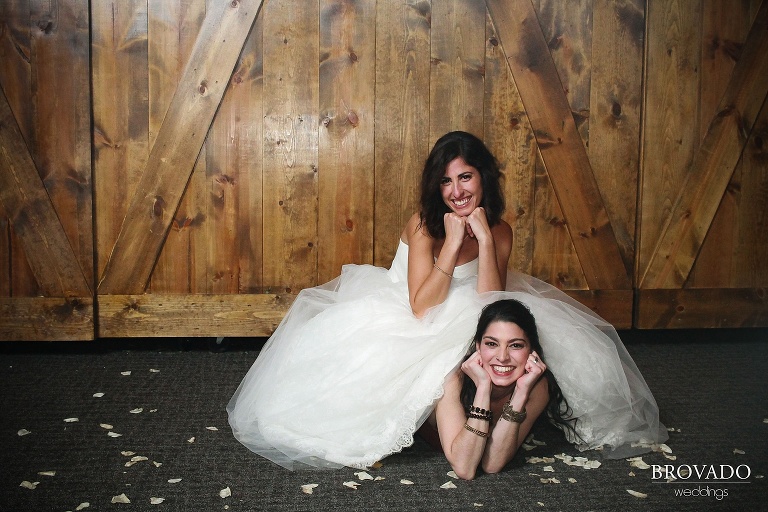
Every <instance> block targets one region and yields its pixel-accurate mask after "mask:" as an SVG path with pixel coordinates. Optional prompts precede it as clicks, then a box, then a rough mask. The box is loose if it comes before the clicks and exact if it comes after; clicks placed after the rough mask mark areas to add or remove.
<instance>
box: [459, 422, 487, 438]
mask: <svg viewBox="0 0 768 512" xmlns="http://www.w3.org/2000/svg"><path fill="white" fill-rule="evenodd" d="M464 428H465V429H467V430H469V431H470V432H472V433H473V434H477V435H478V436H480V437H488V432H483V431H482V430H477V429H476V428H472V427H470V426H469V423H465V424H464Z"/></svg>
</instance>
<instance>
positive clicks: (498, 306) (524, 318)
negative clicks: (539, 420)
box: [461, 299, 578, 438]
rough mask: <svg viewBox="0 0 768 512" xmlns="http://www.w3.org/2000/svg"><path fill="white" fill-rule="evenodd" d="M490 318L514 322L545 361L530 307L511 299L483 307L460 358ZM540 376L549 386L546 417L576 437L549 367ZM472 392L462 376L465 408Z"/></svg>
mask: <svg viewBox="0 0 768 512" xmlns="http://www.w3.org/2000/svg"><path fill="white" fill-rule="evenodd" d="M493 322H510V323H513V324H517V325H518V326H519V327H520V329H522V330H523V332H524V333H525V336H526V337H527V338H528V342H529V343H530V344H531V351H534V350H535V351H536V352H537V353H538V354H539V356H541V358H542V359H543V360H544V361H545V362H546V357H545V355H544V351H543V349H542V348H541V343H540V342H539V332H538V330H537V329H536V319H534V318H533V315H532V314H531V311H530V310H529V309H528V307H527V306H526V305H525V304H523V303H522V302H520V301H517V300H515V299H502V300H498V301H496V302H492V303H491V304H488V305H487V306H485V308H483V312H482V313H481V314H480V319H479V320H478V321H477V330H476V331H475V337H474V338H473V340H472V345H471V346H470V348H469V351H468V352H467V355H466V356H465V357H464V361H466V360H467V359H468V358H469V357H470V356H471V355H472V354H474V353H475V351H476V350H477V343H479V342H480V341H481V340H482V339H483V335H484V334H485V331H486V330H488V326H489V325H491V324H492V323H493ZM542 378H546V379H547V387H548V389H549V402H548V403H547V413H548V415H549V418H550V420H552V421H553V422H554V423H555V424H556V425H557V426H559V427H561V428H564V429H568V430H570V431H571V432H573V434H574V435H575V436H576V438H578V434H577V433H576V431H575V430H574V425H575V424H576V419H575V418H570V417H569V416H570V415H571V413H572V410H571V407H570V406H569V405H568V400H566V399H565V397H564V396H563V392H562V391H561V390H560V386H559V385H558V384H557V380H556V379H555V376H554V375H553V374H552V372H551V371H549V368H547V369H546V371H545V372H544V373H543V374H542ZM476 393H477V387H476V386H475V383H474V381H472V379H470V378H468V377H466V376H464V379H463V383H462V385H461V403H462V405H463V406H464V410H465V411H467V412H469V406H470V405H472V403H473V402H474V400H475V394H476Z"/></svg>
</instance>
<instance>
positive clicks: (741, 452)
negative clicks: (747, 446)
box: [733, 448, 746, 455]
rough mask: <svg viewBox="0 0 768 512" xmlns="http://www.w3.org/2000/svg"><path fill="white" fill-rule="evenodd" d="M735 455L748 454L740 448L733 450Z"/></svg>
mask: <svg viewBox="0 0 768 512" xmlns="http://www.w3.org/2000/svg"><path fill="white" fill-rule="evenodd" d="M733 453H734V455H744V454H745V453H746V452H745V451H744V450H739V449H738V448H734V449H733Z"/></svg>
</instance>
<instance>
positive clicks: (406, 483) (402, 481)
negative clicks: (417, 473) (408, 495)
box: [400, 478, 413, 485]
mask: <svg viewBox="0 0 768 512" xmlns="http://www.w3.org/2000/svg"><path fill="white" fill-rule="evenodd" d="M400 483H401V484H403V485H413V482H411V481H410V480H406V479H405V478H403V479H402V480H400Z"/></svg>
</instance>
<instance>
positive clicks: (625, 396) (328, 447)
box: [227, 132, 666, 469]
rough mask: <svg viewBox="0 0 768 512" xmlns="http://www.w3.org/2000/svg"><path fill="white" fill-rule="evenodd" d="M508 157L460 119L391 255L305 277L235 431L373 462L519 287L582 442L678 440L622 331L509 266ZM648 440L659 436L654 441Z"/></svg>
mask: <svg viewBox="0 0 768 512" xmlns="http://www.w3.org/2000/svg"><path fill="white" fill-rule="evenodd" d="M500 176H501V175H500V172H499V168H498V164H497V162H496V160H495V158H494V157H493V155H491V153H490V152H489V151H488V149H487V148H486V147H485V145H484V144H483V143H482V141H480V140H479V139H478V138H476V137H474V136H473V135H470V134H468V133H465V132H450V133H448V134H446V135H444V136H443V137H441V138H440V139H439V140H438V141H437V142H436V143H435V146H434V147H433V149H432V151H431V153H430V155H429V158H428V159H427V162H426V164H425V167H424V172H423V174H422V185H421V210H420V212H418V213H416V214H414V215H413V217H412V218H411V219H410V220H409V222H408V223H407V225H406V226H405V228H404V230H403V232H402V235H401V238H400V244H399V246H398V249H397V252H396V254H395V258H394V260H393V262H392V266H391V267H390V268H389V269H384V268H381V267H375V266H371V265H345V266H344V267H343V269H342V273H341V275H340V276H339V277H338V278H336V279H335V280H333V281H331V282H329V283H326V284H324V285H322V286H318V287H315V288H309V289H306V290H302V291H301V292H300V293H299V295H298V296H297V298H296V300H295V302H294V303H293V305H292V306H291V308H290V310H289V312H288V313H287V315H286V316H285V318H284V319H283V321H282V322H281V324H280V326H279V327H278V328H277V330H276V331H275V333H274V334H273V335H272V336H271V337H270V339H269V340H268V341H267V343H266V344H265V346H264V348H263V349H262V351H261V352H260V354H259V356H258V358H257V359H256V361H255V362H254V364H253V366H252V367H251V369H250V370H249V371H248V373H247V375H246V376H245V378H244V379H243V381H242V382H241V384H240V386H239V387H238V389H237V391H236V392H235V394H234V396H233V397H232V399H231V400H230V402H229V405H228V406H227V411H228V414H229V423H230V425H231V427H232V431H233V433H234V435H235V437H236V438H237V439H238V440H239V441H240V442H241V443H243V444H244V445H245V446H247V447H248V448H249V449H250V450H252V451H254V452H255V453H257V454H259V455H261V456H263V457H266V458H268V459H270V460H272V461H273V462H275V463H277V464H280V465H281V466H283V467H286V468H288V469H294V468H298V467H302V466H304V465H309V466H315V467H329V468H335V467H341V466H350V467H355V468H366V467H369V466H370V465H372V464H373V463H375V462H377V461H379V460H381V459H382V458H384V457H386V456H388V455H390V454H392V453H395V452H398V451H400V450H402V448H404V447H407V446H410V445H411V444H412V443H413V436H414V433H415V432H416V430H418V429H419V427H420V426H421V425H422V424H423V423H424V421H425V420H426V418H427V417H428V416H429V414H430V413H431V412H432V409H433V407H434V405H435V403H436V402H437V400H438V399H439V398H440V397H441V396H442V394H443V384H444V381H445V379H446V377H447V376H448V375H449V374H451V373H452V371H453V370H455V369H456V368H457V367H458V366H459V364H461V361H462V358H463V356H464V354H465V353H466V352H467V349H468V347H469V346H470V344H472V343H473V342H472V338H473V334H474V332H475V328H476V325H477V320H478V317H479V315H480V312H481V310H482V308H483V306H484V305H486V304H488V303H490V302H493V301H495V300H498V299H500V298H508V297H509V298H515V299H518V300H520V301H521V302H523V303H524V304H526V305H527V306H528V308H529V309H530V310H531V312H532V313H533V315H534V316H535V318H536V323H537V324H538V326H539V337H540V341H541V346H542V348H543V350H544V353H545V354H546V357H547V366H548V367H549V369H550V370H551V372H552V374H554V376H555V378H556V379H557V382H558V383H559V385H560V388H561V389H562V393H563V396H564V397H565V398H566V399H567V401H568V405H569V406H570V408H571V416H572V417H573V418H576V424H575V427H576V433H577V434H578V436H574V435H573V433H569V432H568V431H566V435H567V436H568V438H569V440H570V441H572V442H575V443H577V444H578V446H579V448H580V449H595V448H601V449H602V450H603V452H602V453H603V454H604V455H606V456H616V457H623V456H627V455H630V454H633V453H637V452H638V451H641V450H643V449H642V448H637V447H636V446H633V445H638V444H639V443H644V444H645V445H647V444H652V443H660V442H663V441H664V440H666V430H665V429H664V428H663V426H662V425H660V424H659V419H658V408H657V406H656V403H655V401H654V399H653V396H652V394H651V392H650V390H649V389H648V386H647V385H646V383H645V381H644V380H643V378H642V375H641V374H640V372H639V371H638V369H637V367H636V366H635V364H634V362H633V361H632V359H631V357H630V356H629V354H628V353H627V351H626V349H625V348H624V346H623V344H622V343H621V341H620V340H619V338H618V335H617V334H616V331H615V330H614V329H613V328H612V327H611V326H610V324H608V323H606V322H605V321H604V320H602V319H600V318H599V317H597V316H596V315H594V314H593V313H591V312H590V311H589V310H588V309H587V308H585V307H583V306H581V305H580V304H579V303H577V302H576V301H573V300H572V299H570V298H568V296H567V295H565V294H564V293H562V292H560V291H559V290H557V289H555V288H554V287H552V286H550V285H548V284H546V283H544V282H542V281H538V280H536V279H534V278H532V277H529V276H524V275H522V274H516V273H515V274H512V275H509V276H508V275H507V264H508V261H509V256H510V252H511V247H512V229H511V227H510V226H509V224H507V223H506V222H505V221H504V220H503V219H501V215H502V213H503V210H504V200H503V197H502V196H501V188H500V186H499V180H500ZM645 450H647V448H645Z"/></svg>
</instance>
